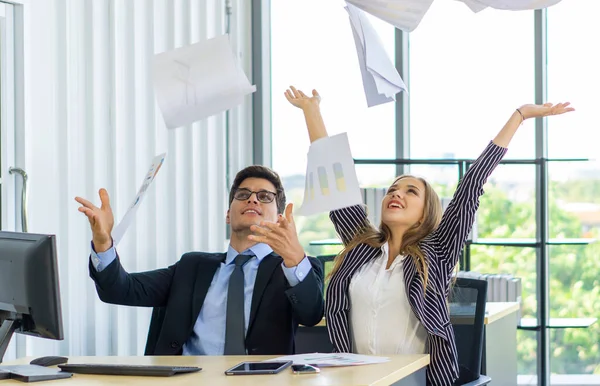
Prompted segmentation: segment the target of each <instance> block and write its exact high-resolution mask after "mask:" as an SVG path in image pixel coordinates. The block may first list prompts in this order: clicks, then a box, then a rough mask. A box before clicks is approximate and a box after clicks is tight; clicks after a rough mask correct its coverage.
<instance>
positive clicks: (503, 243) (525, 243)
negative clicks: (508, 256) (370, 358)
mask: <svg viewBox="0 0 600 386" xmlns="http://www.w3.org/2000/svg"><path fill="white" fill-rule="evenodd" d="M595 241H596V239H586V238H581V239H550V240H549V241H548V245H588V244H591V243H593V242H595ZM467 244H470V245H490V246H499V247H529V248H536V247H538V246H540V243H538V242H537V241H536V239H477V240H475V241H471V240H467ZM310 245H315V246H322V245H342V241H341V240H340V239H323V240H315V241H311V242H310Z"/></svg>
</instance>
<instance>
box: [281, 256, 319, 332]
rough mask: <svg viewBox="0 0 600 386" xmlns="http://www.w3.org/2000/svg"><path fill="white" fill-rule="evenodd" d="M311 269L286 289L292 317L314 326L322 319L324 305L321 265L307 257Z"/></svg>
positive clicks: (316, 260) (305, 324) (301, 322)
mask: <svg viewBox="0 0 600 386" xmlns="http://www.w3.org/2000/svg"><path fill="white" fill-rule="evenodd" d="M308 259H309V260H310V264H311V266H312V269H311V270H310V272H309V273H308V275H307V276H306V278H304V280H302V281H301V282H300V283H298V284H297V285H295V286H293V287H290V288H288V289H287V290H286V295H287V297H288V299H289V301H290V303H291V305H292V314H293V316H294V319H295V320H296V321H297V322H298V323H299V324H302V325H304V326H308V327H311V326H314V325H316V324H318V323H319V322H320V321H321V320H322V319H323V314H324V312H325V305H324V301H323V265H322V264H321V262H320V261H319V260H318V259H316V258H314V257H310V256H309V257H308Z"/></svg>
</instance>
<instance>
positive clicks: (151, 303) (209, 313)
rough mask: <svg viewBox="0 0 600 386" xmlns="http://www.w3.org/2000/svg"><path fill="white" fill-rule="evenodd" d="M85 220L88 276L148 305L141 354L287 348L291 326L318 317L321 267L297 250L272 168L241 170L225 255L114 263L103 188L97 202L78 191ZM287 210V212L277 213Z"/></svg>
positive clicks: (106, 297)
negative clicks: (159, 264)
mask: <svg viewBox="0 0 600 386" xmlns="http://www.w3.org/2000/svg"><path fill="white" fill-rule="evenodd" d="M75 200H76V201H77V202H78V203H80V204H81V205H82V206H81V207H80V208H79V211H81V212H82V213H84V214H85V215H86V216H87V217H88V220H89V222H90V226H91V228H92V253H91V256H90V276H91V278H92V279H93V280H94V282H95V283H96V290H97V292H98V296H99V297H100V299H101V300H102V301H104V302H107V303H113V304H121V305H128V306H145V307H154V312H153V317H152V322H151V325H150V329H149V332H148V341H147V343H146V350H145V353H146V355H222V354H225V355H244V354H246V353H247V354H253V355H265V354H274V355H278V354H293V353H294V335H295V332H296V329H297V327H298V324H303V325H306V326H313V325H315V324H317V323H318V322H319V321H320V320H321V318H322V317H323V311H324V306H323V296H322V286H323V269H322V266H321V264H320V262H319V261H318V260H317V259H315V258H313V257H307V256H306V255H305V253H304V250H303V248H302V246H301V245H300V242H299V241H298V236H297V234H296V228H295V225H294V220H293V217H292V205H291V204H289V205H288V206H287V207H286V206H285V201H286V199H285V192H284V190H283V186H282V184H281V180H280V179H279V176H278V175H277V174H276V173H275V172H274V171H272V170H271V169H269V168H266V167H264V166H249V167H247V168H245V169H243V170H242V171H240V172H239V173H238V174H237V175H236V177H235V180H234V182H233V186H232V188H231V191H230V195H229V210H228V211H227V217H226V221H227V224H229V225H230V227H231V240H230V245H229V249H228V251H227V252H226V253H203V252H189V253H186V254H184V255H183V256H182V257H181V259H180V260H179V261H178V262H177V263H175V264H173V265H172V266H170V267H168V268H164V269H158V270H154V271H148V272H141V273H128V272H126V271H125V269H124V268H123V267H122V265H121V263H120V259H119V256H118V255H117V253H116V250H115V248H114V246H113V244H112V238H111V231H112V228H113V225H114V217H113V214H112V210H111V208H110V202H109V197H108V193H107V192H106V190H104V189H101V190H100V200H101V202H102V205H101V206H100V207H99V208H98V207H96V206H94V205H93V204H92V203H91V202H89V201H87V200H85V199H83V198H81V197H76V198H75ZM284 210H285V214H284Z"/></svg>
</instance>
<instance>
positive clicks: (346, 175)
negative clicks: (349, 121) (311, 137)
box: [299, 133, 362, 216]
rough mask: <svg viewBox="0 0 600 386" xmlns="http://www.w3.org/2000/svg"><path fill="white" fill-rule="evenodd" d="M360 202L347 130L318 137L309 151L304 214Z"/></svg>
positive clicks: (326, 210) (303, 204)
mask: <svg viewBox="0 0 600 386" xmlns="http://www.w3.org/2000/svg"><path fill="white" fill-rule="evenodd" d="M357 204H362V199H361V194H360V189H359V187H358V178H357V177H356V169H355V168H354V159H353V158H352V153H351V152H350V145H349V143H348V135H347V134H346V133H342V134H338V135H334V136H332V137H326V138H321V139H319V140H317V141H315V142H313V143H312V144H311V146H310V149H309V150H308V162H307V167H306V184H305V188H304V201H303V203H302V207H301V208H300V211H299V213H300V214H301V215H304V216H310V215H312V214H316V213H321V212H328V211H330V210H335V209H340V208H344V207H347V206H352V205H357Z"/></svg>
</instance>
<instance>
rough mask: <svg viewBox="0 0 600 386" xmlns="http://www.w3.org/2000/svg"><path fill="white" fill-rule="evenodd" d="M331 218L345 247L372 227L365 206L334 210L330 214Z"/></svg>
mask: <svg viewBox="0 0 600 386" xmlns="http://www.w3.org/2000/svg"><path fill="white" fill-rule="evenodd" d="M329 218H330V219H331V222H333V226H334V227H335V231H336V232H337V234H338V235H339V236H340V238H341V239H342V242H343V243H344V245H348V243H349V242H350V241H351V240H352V239H353V238H354V236H356V235H357V234H359V233H361V231H362V230H363V229H365V228H367V227H370V226H371V223H370V222H369V219H368V218H367V210H366V208H365V207H364V206H363V205H353V206H349V207H346V208H342V209H336V210H332V211H331V212H329Z"/></svg>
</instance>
